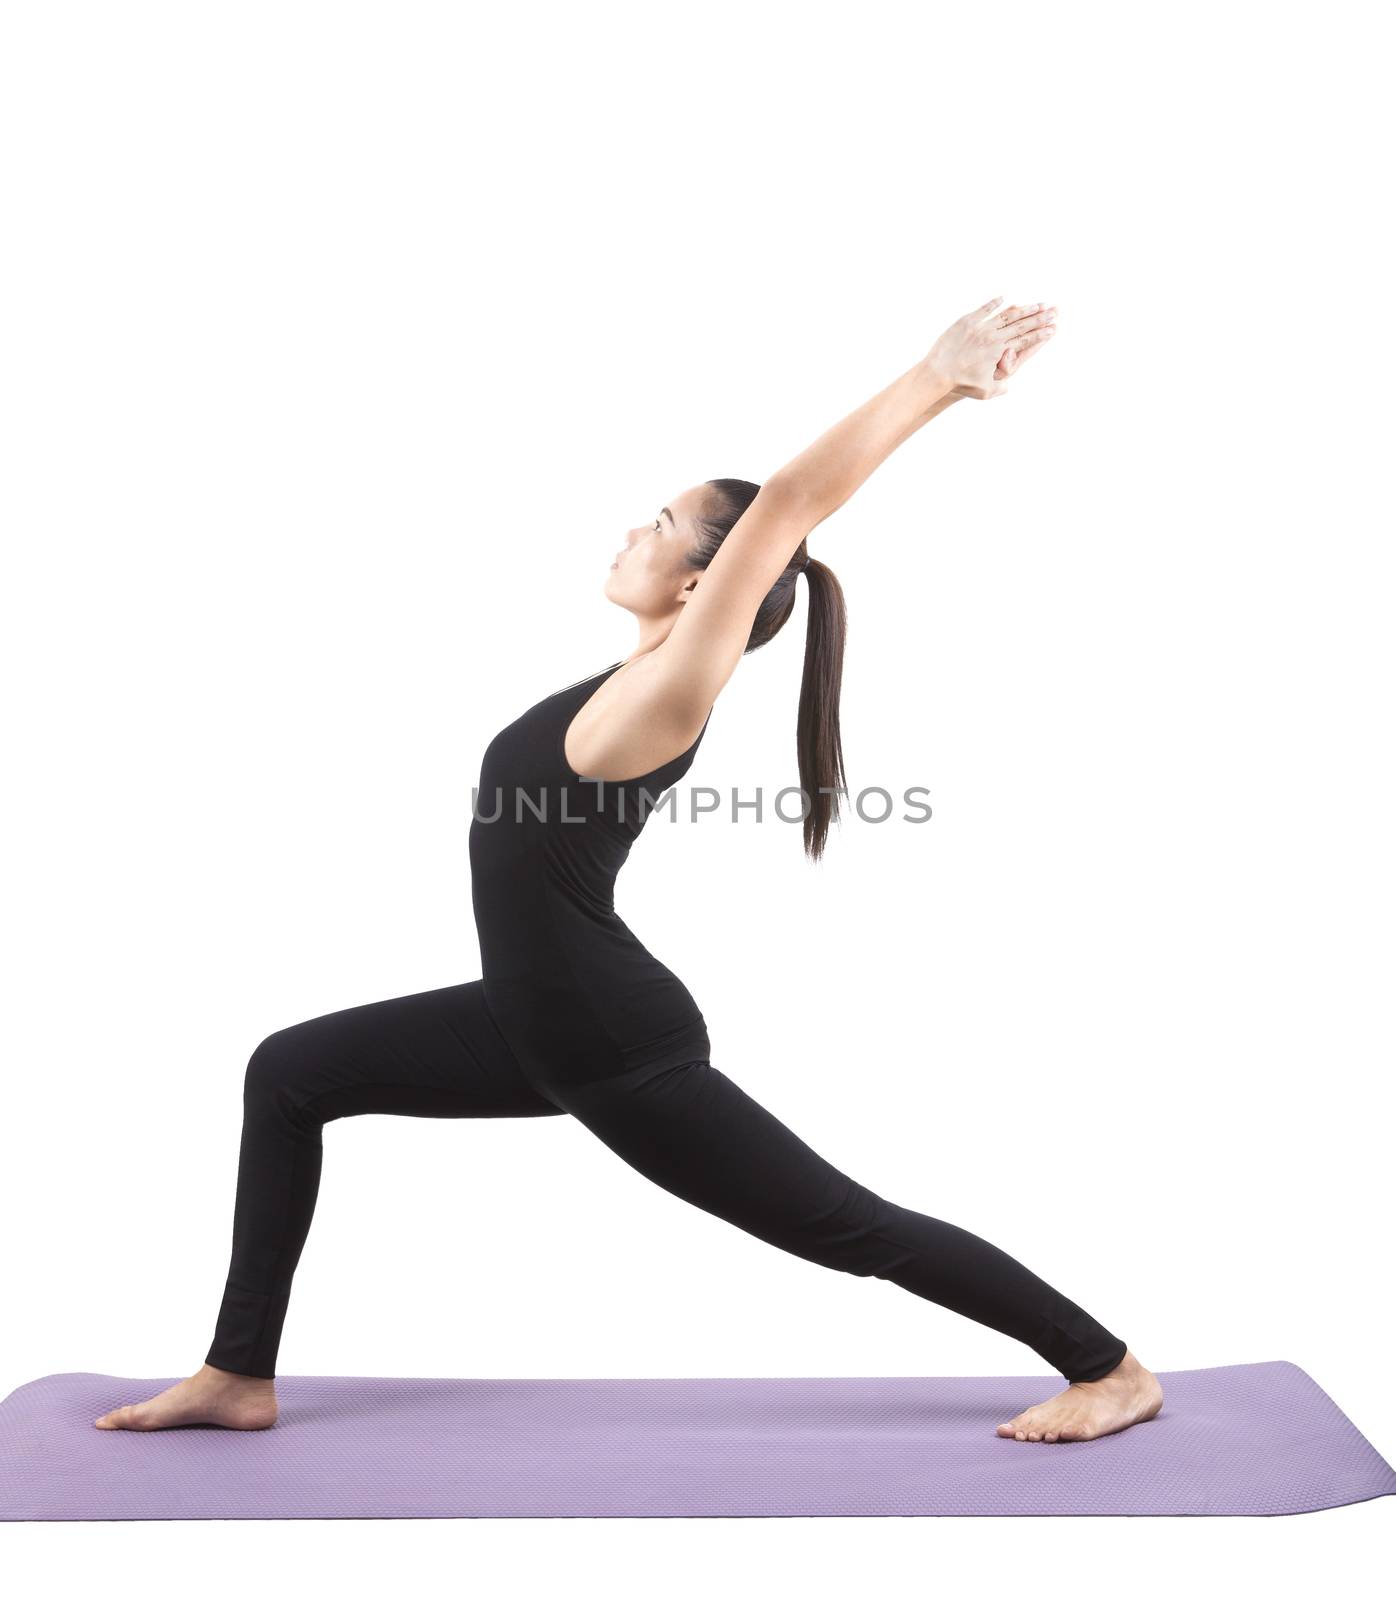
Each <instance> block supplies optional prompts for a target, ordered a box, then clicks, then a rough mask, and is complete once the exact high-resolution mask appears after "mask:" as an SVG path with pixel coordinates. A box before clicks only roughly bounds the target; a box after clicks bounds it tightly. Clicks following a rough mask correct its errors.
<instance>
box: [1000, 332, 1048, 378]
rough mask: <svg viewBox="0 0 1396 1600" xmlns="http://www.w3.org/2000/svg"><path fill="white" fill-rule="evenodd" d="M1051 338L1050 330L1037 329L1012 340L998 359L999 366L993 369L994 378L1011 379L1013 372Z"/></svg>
mask: <svg viewBox="0 0 1396 1600" xmlns="http://www.w3.org/2000/svg"><path fill="white" fill-rule="evenodd" d="M1051 337H1052V329H1051V328H1039V329H1038V330H1037V331H1036V332H1035V333H1030V334H1028V335H1027V336H1026V337H1025V338H1022V339H1014V340H1013V341H1012V343H1011V344H1009V346H1008V348H1007V349H1006V350H1005V351H1004V352H1003V354H1002V355H1001V356H1000V357H999V364H998V366H997V367H995V368H994V376H995V377H996V378H1010V377H1012V375H1013V374H1014V373H1015V372H1017V371H1019V370H1020V369H1021V367H1022V365H1023V363H1024V362H1025V361H1026V360H1027V359H1028V357H1029V356H1034V355H1036V354H1037V352H1038V351H1039V350H1040V349H1042V347H1043V345H1045V344H1046V343H1047V341H1048V340H1049V339H1050V338H1051Z"/></svg>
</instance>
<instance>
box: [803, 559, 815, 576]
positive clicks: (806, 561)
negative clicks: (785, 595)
mask: <svg viewBox="0 0 1396 1600" xmlns="http://www.w3.org/2000/svg"><path fill="white" fill-rule="evenodd" d="M813 560H814V557H813V556H806V557H805V559H804V560H803V561H802V562H801V563H800V571H801V572H803V571H804V570H805V568H806V567H807V566H808V565H809V564H810V562H811V561H813Z"/></svg>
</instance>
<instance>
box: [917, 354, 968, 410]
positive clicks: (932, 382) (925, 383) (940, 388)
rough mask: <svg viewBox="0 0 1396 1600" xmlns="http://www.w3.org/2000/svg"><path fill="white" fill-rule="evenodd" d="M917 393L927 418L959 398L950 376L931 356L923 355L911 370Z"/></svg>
mask: <svg viewBox="0 0 1396 1600" xmlns="http://www.w3.org/2000/svg"><path fill="white" fill-rule="evenodd" d="M912 371H913V373H914V374H915V378H916V382H917V387H918V391H919V393H920V396H921V401H922V404H923V405H924V407H925V410H926V414H927V416H928V417H933V416H935V415H936V413H937V412H939V411H943V410H944V409H945V407H946V406H948V405H950V404H951V403H952V402H954V401H956V400H958V399H960V398H961V396H960V395H959V394H958V393H957V392H956V388H955V385H954V383H953V382H952V381H951V379H950V375H949V374H948V373H947V372H945V371H944V369H943V368H942V367H940V366H939V365H938V364H937V363H936V362H935V361H934V360H933V359H932V358H931V356H930V355H929V354H928V355H925V356H923V357H922V358H921V360H920V361H919V362H918V363H917V364H916V366H915V367H914V368H913V369H912Z"/></svg>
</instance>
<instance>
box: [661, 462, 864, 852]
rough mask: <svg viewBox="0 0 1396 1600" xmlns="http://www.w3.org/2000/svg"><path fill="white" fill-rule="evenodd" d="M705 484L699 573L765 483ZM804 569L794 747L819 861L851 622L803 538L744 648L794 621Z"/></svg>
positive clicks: (831, 794)
mask: <svg viewBox="0 0 1396 1600" xmlns="http://www.w3.org/2000/svg"><path fill="white" fill-rule="evenodd" d="M706 487H707V488H709V489H712V490H713V491H714V493H713V494H712V495H711V496H709V499H708V504H707V505H706V507H705V508H704V515H703V516H702V517H700V518H698V519H697V529H698V537H697V539H696V541H695V543H694V547H693V550H692V551H691V552H690V554H689V557H688V561H689V565H690V566H692V567H695V568H697V569H698V570H699V571H700V572H701V571H702V570H703V569H704V568H705V567H706V566H707V565H708V563H709V562H710V561H711V560H712V558H713V557H714V556H715V555H716V554H717V552H718V551H719V550H720V549H721V548H722V541H723V540H724V539H725V538H726V537H727V535H728V534H729V533H731V531H732V529H733V528H734V527H736V525H737V523H738V522H739V521H740V519H741V517H742V514H743V513H744V512H745V511H746V509H747V507H748V506H749V505H750V504H751V502H752V501H753V500H754V499H755V498H756V496H757V492H758V491H759V489H760V487H761V486H760V484H757V483H748V482H747V481H746V479H745V478H709V479H708V480H707V484H706ZM801 572H803V573H804V575H805V577H806V578H807V579H808V580H809V611H808V617H807V621H806V625H805V667H804V674H803V676H802V677H801V679H800V711H799V718H798V721H797V723H796V730H795V748H796V754H797V757H798V760H799V769H800V787H801V789H802V790H803V791H804V802H803V810H804V838H805V852H806V854H807V855H808V856H809V858H810V859H811V860H812V861H818V860H819V858H820V856H822V855H823V854H824V841H825V839H826V838H827V837H828V834H829V825H830V824H831V823H832V822H834V821H836V820H837V819H838V814H839V797H840V795H841V793H842V792H843V790H844V787H845V783H844V771H843V744H842V741H841V739H840V736H839V686H840V684H841V682H842V680H843V642H844V635H845V632H846V631H847V626H848V623H847V612H846V610H845V607H844V603H843V589H842V588H841V587H840V585H839V580H838V579H837V578H836V577H835V576H834V574H833V573H832V572H831V571H830V570H829V568H828V567H826V566H825V565H824V563H823V562H822V561H815V560H813V559H811V558H810V556H809V552H808V551H807V550H806V549H805V542H804V540H803V539H802V540H801V541H800V548H799V549H798V550H797V551H796V552H795V554H794V555H793V556H791V558H790V563H789V565H788V566H787V567H786V569H785V571H784V572H782V573H781V575H780V577H778V578H777V579H776V581H775V583H774V584H772V586H771V589H770V591H769V593H768V594H767V595H766V597H765V599H764V600H762V602H761V605H760V607H759V609H758V610H757V613H756V620H755V621H754V622H753V623H752V627H751V637H750V638H749V639H748V640H747V643H746V651H745V653H746V654H748V655H749V654H750V653H751V652H752V651H753V650H759V649H760V648H761V646H762V645H763V644H769V643H770V641H771V640H772V639H774V638H775V636H776V635H777V634H778V633H779V632H780V630H781V629H782V628H783V627H784V626H785V624H786V622H787V621H789V618H790V613H791V612H792V611H793V610H794V609H795V587H796V580H797V579H798V578H799V576H800V574H801Z"/></svg>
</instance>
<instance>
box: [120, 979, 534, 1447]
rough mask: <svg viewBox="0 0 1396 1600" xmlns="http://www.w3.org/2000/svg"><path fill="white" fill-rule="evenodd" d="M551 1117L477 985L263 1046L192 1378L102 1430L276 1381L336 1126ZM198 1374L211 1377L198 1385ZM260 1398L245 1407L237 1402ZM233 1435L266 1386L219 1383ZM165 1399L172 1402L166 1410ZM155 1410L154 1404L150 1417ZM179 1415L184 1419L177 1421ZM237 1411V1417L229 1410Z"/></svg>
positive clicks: (249, 1088)
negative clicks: (379, 1118)
mask: <svg viewBox="0 0 1396 1600" xmlns="http://www.w3.org/2000/svg"><path fill="white" fill-rule="evenodd" d="M368 1112H386V1113H391V1114H394V1115H398V1116H409V1117H543V1116H560V1115H562V1108H561V1107H560V1106H558V1105H555V1104H554V1103H553V1102H552V1101H551V1100H549V1099H547V1098H546V1097H545V1096H543V1095H542V1094H540V1093H539V1092H538V1091H537V1090H535V1089H534V1088H532V1087H531V1086H530V1085H529V1084H528V1082H526V1081H525V1079H524V1078H523V1076H522V1075H521V1074H520V1072H519V1069H518V1066H517V1065H516V1063H515V1061H514V1057H513V1055H512V1054H511V1052H510V1051H509V1048H508V1046H507V1045H506V1044H505V1042H504V1040H503V1039H502V1038H501V1036H500V1034H499V1032H498V1030H497V1029H496V1028H495V1025H494V1022H493V1021H492V1019H491V1018H490V1015H489V1012H488V1010H487V1009H486V1007H485V1001H484V993H483V985H482V984H481V983H480V982H479V981H476V982H474V983H463V984H456V985H453V986H452V987H450V988H444V989H431V990H427V991H425V992H424V993H421V994H412V995H404V996H401V997H399V998H397V999H393V1000H380V1001H376V1002H374V1003H372V1004H369V1005H362V1006H351V1007H350V1008H348V1009H347V1010H344V1011H335V1012H331V1013H330V1014H329V1015H327V1016H323V1017H316V1018H314V1019H313V1020H311V1021H308V1022H299V1023H296V1024H295V1025H294V1026H292V1027H289V1028H283V1029H282V1030H281V1031H280V1032H278V1033H273V1034H271V1035H270V1036H269V1037H267V1038H266V1039H264V1040H263V1041H262V1042H261V1044H259V1045H258V1046H257V1048H256V1050H255V1051H253V1053H252V1058H251V1060H250V1061H249V1062H248V1064H247V1072H246V1075H245V1078H244V1082H243V1123H242V1142H241V1147H240V1152H239V1158H238V1179H237V1197H236V1202H235V1205H234V1210H233V1240H232V1258H231V1262H230V1265H229V1269H228V1277H227V1283H226V1286H225V1288H224V1291H223V1300H222V1305H221V1306H220V1308H219V1313H218V1320H217V1324H216V1327H215V1331H214V1335H213V1342H212V1344H211V1345H210V1346H209V1350H208V1355H207V1357H206V1364H205V1368H204V1373H203V1374H201V1375H196V1377H195V1378H190V1379H186V1380H185V1381H184V1383H182V1384H177V1385H175V1386H174V1387H173V1388H171V1389H168V1390H166V1391H165V1392H164V1393H163V1394H161V1395H158V1396H156V1397H155V1398H154V1399H152V1400H150V1401H146V1402H144V1403H142V1404H141V1405H137V1406H126V1407H122V1408H121V1410H120V1412H112V1413H110V1414H109V1417H110V1418H111V1419H117V1420H112V1421H109V1420H108V1419H107V1418H104V1419H101V1420H102V1421H103V1422H104V1423H106V1424H107V1425H108V1426H118V1427H168V1426H171V1425H172V1424H173V1423H174V1422H176V1421H185V1422H187V1421H193V1420H196V1418H195V1417H194V1416H193V1415H191V1414H190V1407H191V1404H192V1403H193V1402H192V1401H191V1396H190V1393H189V1391H188V1390H187V1388H186V1386H188V1385H194V1384H196V1383H198V1382H199V1380H200V1378H203V1380H204V1381H203V1384H202V1386H201V1389H200V1391H199V1393H200V1394H202V1393H203V1392H204V1391H205V1390H208V1389H209V1388H210V1387H211V1386H212V1387H214V1388H216V1387H217V1385H218V1379H217V1377H216V1374H224V1375H227V1374H236V1375H238V1376H239V1377H241V1378H243V1379H262V1380H270V1379H271V1378H272V1376H273V1375H274V1373H275V1371H276V1356H277V1349H278V1346H279V1344H280V1340H281V1329H282V1323H283V1321H284V1319H285V1316H286V1308H287V1304H288V1301H289V1299H290V1293H291V1280H292V1277H293V1275H294V1273H295V1270H296V1265H297V1263H298V1262H299V1260H300V1255H301V1250H302V1248H303V1246H304V1244H305V1240H306V1236H307V1234H308V1233H309V1231H310V1223H311V1218H312V1217H313V1215H314V1211H315V1201H316V1196H317V1193H318V1191H319V1186H320V1165H321V1130H322V1128H323V1127H324V1125H325V1124H326V1123H327V1122H331V1121H333V1120H335V1119H336V1118H339V1117H356V1116H361V1115H363V1114H365V1113H368ZM210 1369H213V1374H214V1375H212V1376H211V1375H210ZM249 1392H250V1393H251V1394H252V1395H253V1396H254V1397H255V1396H256V1395H259V1394H260V1395H261V1396H262V1399H263V1403H262V1404H260V1405H254V1404H252V1403H251V1401H250V1400H247V1399H246V1398H245V1397H246V1396H247V1395H248V1394H249ZM219 1393H220V1396H222V1397H223V1398H226V1395H234V1396H243V1397H244V1398H243V1399H242V1400H239V1401H238V1403H237V1405H233V1404H232V1402H231V1401H229V1402H228V1409H229V1412H230V1418H229V1419H225V1418H224V1417H221V1416H220V1417H214V1418H210V1419H209V1420H218V1421H224V1420H230V1419H235V1418H236V1416H238V1415H244V1414H245V1415H248V1416H250V1417H252V1418H253V1419H254V1420H252V1421H242V1422H239V1421H236V1420H230V1425H232V1426H266V1425H267V1423H266V1421H263V1420H256V1419H260V1418H263V1417H266V1416H268V1415H269V1416H270V1417H272V1418H274V1415H275V1405H274V1399H273V1397H272V1395H271V1385H270V1383H269V1382H265V1383H263V1385H262V1386H261V1388H260V1389H258V1388H256V1387H255V1386H251V1387H250V1386H249V1385H247V1384H246V1383H243V1384H241V1385H238V1384H235V1383H227V1384H223V1385H222V1389H221V1390H220V1391H219ZM167 1397H170V1398H168V1399H167ZM162 1402H163V1404H162ZM181 1407H183V1408H184V1409H183V1414H182V1415H181V1414H180V1408H181ZM239 1407H240V1408H241V1409H240V1410H239Z"/></svg>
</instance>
